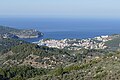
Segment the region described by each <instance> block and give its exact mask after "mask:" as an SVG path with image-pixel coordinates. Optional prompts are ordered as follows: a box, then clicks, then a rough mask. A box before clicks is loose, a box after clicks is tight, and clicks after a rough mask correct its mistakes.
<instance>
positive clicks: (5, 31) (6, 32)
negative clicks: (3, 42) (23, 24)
mask: <svg viewBox="0 0 120 80" xmlns="http://www.w3.org/2000/svg"><path fill="white" fill-rule="evenodd" d="M42 35H43V34H42V33H41V32H39V31H36V30H33V29H29V30H24V29H14V28H10V27H6V26H0V37H3V38H38V37H41V36H42Z"/></svg>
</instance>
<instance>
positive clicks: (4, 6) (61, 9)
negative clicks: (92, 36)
mask: <svg viewBox="0 0 120 80" xmlns="http://www.w3.org/2000/svg"><path fill="white" fill-rule="evenodd" d="M4 16H5V17H10V16H15V17H20V16H23V17H29V16H31V17H83V18H84V17H98V18H120V0H0V17H4Z"/></svg>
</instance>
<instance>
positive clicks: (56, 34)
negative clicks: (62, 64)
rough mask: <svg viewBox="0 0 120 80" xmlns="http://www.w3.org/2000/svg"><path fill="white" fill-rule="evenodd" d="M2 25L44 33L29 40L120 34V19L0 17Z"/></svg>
mask: <svg viewBox="0 0 120 80" xmlns="http://www.w3.org/2000/svg"><path fill="white" fill-rule="evenodd" d="M0 25H4V26H9V27H13V28H18V29H36V30H39V31H41V32H43V33H44V36H43V37H40V38H35V39H25V40H26V41H29V42H35V41H38V40H40V39H46V38H52V39H64V38H77V39H83V38H93V37H96V36H101V35H111V34H120V19H80V18H0Z"/></svg>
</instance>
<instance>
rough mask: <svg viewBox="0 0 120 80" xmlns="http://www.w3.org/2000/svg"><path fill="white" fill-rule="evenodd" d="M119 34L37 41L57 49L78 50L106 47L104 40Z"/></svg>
mask: <svg viewBox="0 0 120 80" xmlns="http://www.w3.org/2000/svg"><path fill="white" fill-rule="evenodd" d="M116 37H119V35H112V36H109V35H106V36H99V37H94V38H88V39H62V40H54V39H46V40H45V39H42V40H40V41H39V42H35V43H37V44H38V45H39V46H48V47H52V48H58V49H68V50H80V49H82V48H84V49H106V48H107V46H106V45H105V42H107V41H110V40H112V39H114V38H116Z"/></svg>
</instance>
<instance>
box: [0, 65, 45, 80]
mask: <svg viewBox="0 0 120 80" xmlns="http://www.w3.org/2000/svg"><path fill="white" fill-rule="evenodd" d="M46 73H47V70H46V69H42V68H39V69H38V68H33V67H31V66H14V67H10V68H0V74H1V75H3V77H7V78H10V79H11V80H26V79H27V78H31V77H35V76H37V75H43V74H46Z"/></svg>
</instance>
